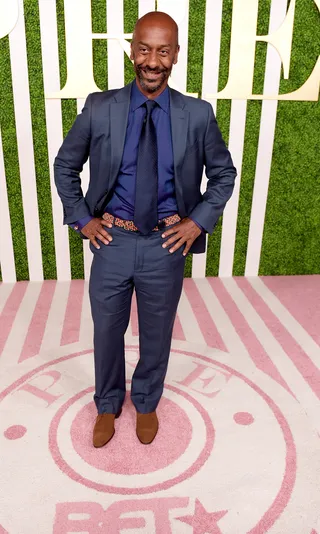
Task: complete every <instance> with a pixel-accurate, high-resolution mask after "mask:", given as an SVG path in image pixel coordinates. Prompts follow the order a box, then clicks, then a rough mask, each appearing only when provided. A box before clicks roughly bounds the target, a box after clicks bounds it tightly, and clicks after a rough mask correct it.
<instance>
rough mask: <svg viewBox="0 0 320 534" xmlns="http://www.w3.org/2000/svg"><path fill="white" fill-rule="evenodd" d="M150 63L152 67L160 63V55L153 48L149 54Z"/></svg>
mask: <svg viewBox="0 0 320 534" xmlns="http://www.w3.org/2000/svg"><path fill="white" fill-rule="evenodd" d="M148 65H149V67H150V69H155V68H156V67H157V66H158V65H159V60H158V55H157V52H156V50H152V51H151V52H150V54H149V55H148Z"/></svg>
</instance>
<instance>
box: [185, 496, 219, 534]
mask: <svg viewBox="0 0 320 534" xmlns="http://www.w3.org/2000/svg"><path fill="white" fill-rule="evenodd" d="M227 512H228V510H220V511H219V512H207V510H206V509H205V508H204V507H203V506H202V504H201V502H200V501H199V499H196V506H195V511H194V514H193V515H184V516H182V517H176V519H178V520H179V521H182V522H183V523H187V525H190V526H191V527H193V534H222V532H221V530H220V528H219V527H218V525H217V521H219V519H221V518H222V517H223V516H224V515H226V513H227Z"/></svg>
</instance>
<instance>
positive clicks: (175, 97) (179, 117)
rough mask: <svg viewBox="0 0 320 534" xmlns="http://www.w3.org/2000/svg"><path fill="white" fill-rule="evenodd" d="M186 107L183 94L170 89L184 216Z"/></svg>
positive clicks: (176, 170) (179, 196) (176, 176)
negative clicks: (183, 167) (183, 172)
mask: <svg viewBox="0 0 320 534" xmlns="http://www.w3.org/2000/svg"><path fill="white" fill-rule="evenodd" d="M184 107H185V102H184V100H183V98H182V95H181V94H180V93H179V92H177V91H175V90H174V89H170V114H171V132H172V146H173V160H174V179H175V190H176V198H177V203H178V208H179V213H180V215H182V216H185V205H184V201H183V190H182V180H181V175H180V168H181V165H182V162H183V158H184V154H185V151H186V145H187V135H188V128H189V112H188V111H187V110H185V109H184Z"/></svg>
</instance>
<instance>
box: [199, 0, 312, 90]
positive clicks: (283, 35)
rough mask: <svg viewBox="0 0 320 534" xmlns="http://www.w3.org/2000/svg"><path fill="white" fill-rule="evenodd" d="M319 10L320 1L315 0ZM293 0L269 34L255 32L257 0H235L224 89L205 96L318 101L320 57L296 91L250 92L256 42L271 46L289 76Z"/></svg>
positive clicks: (294, 1) (286, 76) (294, 0)
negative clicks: (280, 92) (272, 93)
mask: <svg viewBox="0 0 320 534" xmlns="http://www.w3.org/2000/svg"><path fill="white" fill-rule="evenodd" d="M315 2H316V4H317V7H318V8H319V9H320V0H315ZM295 5H296V0H291V3H290V6H289V9H288V12H287V15H286V17H285V19H284V22H283V23H282V25H281V26H280V27H279V29H278V30H277V31H276V32H274V33H273V34H271V35H256V33H257V19H258V7H259V0H234V1H233V12H232V32H231V46H230V64H229V78H228V82H227V85H226V86H225V88H224V89H223V90H222V91H220V92H219V93H216V94H209V95H204V98H208V99H214V98H228V99H243V100H246V99H253V100H261V99H267V100H318V95H319V85H320V58H319V59H318V61H317V63H316V66H315V68H314V70H313V72H312V74H311V76H310V77H309V79H308V80H307V81H306V82H305V84H304V85H303V86H302V87H300V89H298V90H297V91H294V92H292V93H288V94H283V95H266V94H264V95H253V94H252V88H253V75H254V60H255V48H256V41H265V42H267V43H270V44H271V45H273V46H274V48H275V49H276V50H277V52H278V53H279V55H280V57H281V61H282V64H283V70H284V78H285V79H288V78H289V70H290V57H291V48H292V38H293V24H294V14H295Z"/></svg>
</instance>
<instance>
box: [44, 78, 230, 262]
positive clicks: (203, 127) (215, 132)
mask: <svg viewBox="0 0 320 534" xmlns="http://www.w3.org/2000/svg"><path fill="white" fill-rule="evenodd" d="M169 91H170V114H171V130H172V145H173V157H174V183H175V194H176V200H177V205H178V213H179V215H180V217H181V218H184V217H188V216H190V217H192V216H193V217H194V218H195V220H196V221H197V222H198V223H199V224H200V225H201V226H202V227H203V228H204V229H205V230H206V231H207V232H208V233H209V234H211V233H212V232H213V229H214V227H215V226H216V224H217V222H218V220H219V217H220V215H221V214H222V212H223V210H224V207H225V205H226V203H227V201H228V200H229V198H230V197H231V195H232V192H233V189H234V183H235V178H236V176H237V171H236V169H235V167H234V166H233V162H232V158H231V155H230V152H229V150H228V149H227V147H226V145H225V143H224V140H223V138H222V135H221V132H220V129H219V127H218V125H217V121H216V119H215V116H214V113H213V110H212V106H211V104H209V103H208V102H206V101H205V100H201V99H197V98H193V97H189V96H185V95H183V94H182V93H180V92H178V91H175V90H174V89H171V88H170V89H169ZM130 92H131V83H130V84H128V85H126V86H125V87H123V88H122V89H113V90H110V91H103V92H97V93H91V94H89V95H88V97H87V99H86V102H85V105H84V107H83V110H82V113H81V114H80V115H78V116H77V118H76V120H75V122H74V124H73V126H72V127H71V129H70V131H69V133H68V134H67V136H66V138H65V139H64V141H63V144H62V145H61V147H60V149H59V152H58V154H57V156H56V158H55V161H54V179H55V184H56V187H57V191H58V194H59V196H60V198H61V201H62V204H63V224H71V223H74V222H75V221H77V220H79V219H81V218H82V217H86V216H87V215H93V216H94V217H101V216H102V214H103V212H104V208H105V206H106V205H107V203H108V202H109V200H110V198H111V196H112V193H113V190H114V186H115V183H116V180H117V176H118V172H119V168H120V164H121V160H122V153H123V147H124V142H125V135H126V128H127V119H128V113H129V104H130ZM89 156H90V158H89V165H90V181H89V187H88V191H87V193H86V195H85V196H83V192H82V189H81V179H80V176H79V174H80V172H81V171H82V169H83V165H84V163H85V162H86V161H87V159H88V157H89ZM204 166H205V171H206V176H207V178H208V182H207V188H206V191H205V193H204V194H203V195H202V194H201V181H202V174H203V168H204ZM79 233H80V235H81V237H83V238H85V236H84V234H82V233H81V232H79ZM204 251H205V234H204V233H202V234H201V235H200V236H199V237H198V238H197V239H196V240H195V241H194V243H193V245H192V247H191V249H190V252H192V253H201V252H204Z"/></svg>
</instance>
